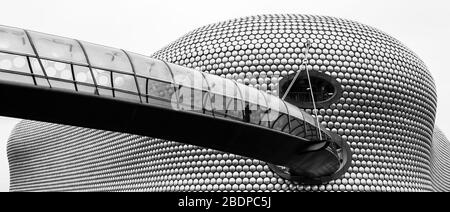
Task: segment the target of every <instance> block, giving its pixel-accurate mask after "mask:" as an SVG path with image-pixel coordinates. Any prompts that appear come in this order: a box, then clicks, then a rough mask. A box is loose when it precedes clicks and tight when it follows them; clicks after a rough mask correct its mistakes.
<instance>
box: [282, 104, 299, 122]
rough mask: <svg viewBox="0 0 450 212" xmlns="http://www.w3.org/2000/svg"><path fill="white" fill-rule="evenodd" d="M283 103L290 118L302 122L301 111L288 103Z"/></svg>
mask: <svg viewBox="0 0 450 212" xmlns="http://www.w3.org/2000/svg"><path fill="white" fill-rule="evenodd" d="M284 103H286V106H287V109H288V112H289V115H290V116H292V117H295V118H297V119H301V120H303V114H302V111H301V110H300V109H299V108H298V107H296V106H294V105H293V104H291V103H289V102H284Z"/></svg>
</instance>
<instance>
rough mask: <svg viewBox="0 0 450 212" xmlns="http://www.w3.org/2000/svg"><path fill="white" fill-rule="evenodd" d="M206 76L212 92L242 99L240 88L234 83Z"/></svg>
mask: <svg viewBox="0 0 450 212" xmlns="http://www.w3.org/2000/svg"><path fill="white" fill-rule="evenodd" d="M204 76H205V79H206V80H207V81H208V83H207V84H208V85H209V88H210V92H212V93H215V94H220V95H224V96H228V97H231V98H242V97H241V95H240V93H239V90H238V89H239V88H238V87H237V86H236V84H235V83H234V82H233V81H231V80H228V79H224V78H222V77H219V76H216V75H212V74H204Z"/></svg>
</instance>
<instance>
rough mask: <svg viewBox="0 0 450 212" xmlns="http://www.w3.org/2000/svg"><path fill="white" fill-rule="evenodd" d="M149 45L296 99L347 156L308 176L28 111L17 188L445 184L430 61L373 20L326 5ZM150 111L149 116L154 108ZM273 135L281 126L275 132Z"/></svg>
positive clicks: (14, 161)
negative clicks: (322, 177) (316, 176)
mask: <svg viewBox="0 0 450 212" xmlns="http://www.w3.org/2000/svg"><path fill="white" fill-rule="evenodd" d="M88 54H89V53H88ZM151 57H152V58H155V59H159V60H161V61H165V62H167V63H169V64H177V65H179V66H180V67H181V66H182V67H187V68H190V69H195V70H196V71H198V72H202V73H204V74H209V75H217V76H220V77H222V78H226V79H229V80H233V81H235V82H237V84H239V86H241V85H247V86H249V87H253V88H256V89H258V90H260V91H263V92H264V93H265V94H264V95H266V94H267V95H269V96H278V97H280V98H281V99H284V100H286V102H289V104H292V105H294V106H296V107H298V108H301V109H302V113H305V115H304V116H303V117H309V116H310V117H312V119H311V120H314V121H318V123H320V125H321V127H319V130H320V129H323V132H324V133H328V135H330V136H331V137H333V136H336V135H337V136H338V137H340V138H341V139H342V140H343V143H346V144H347V145H348V147H349V150H351V152H350V155H351V156H350V158H347V160H348V166H347V167H345V170H344V171H343V172H342V173H340V174H339V176H334V177H333V178H330V179H329V180H326V181H323V182H320V183H317V182H311V183H310V182H308V181H306V182H305V181H302V180H301V179H300V180H298V179H296V178H295V176H292V173H290V172H289V171H286V168H283V167H281V166H276V165H271V164H270V163H267V162H264V161H263V160H257V159H254V158H252V157H244V156H240V155H246V154H245V153H244V154H240V155H237V154H232V153H230V152H227V151H218V150H213V149H209V148H204V147H199V146H194V145H191V144H192V142H188V143H183V142H179V141H180V140H177V141H176V142H175V141H173V140H163V139H160V138H152V137H146V136H140V135H135V134H132V133H130V134H127V133H123V132H113V131H104V130H99V129H92V128H83V127H80V126H84V125H75V124H74V126H70V124H65V125H61V124H54V123H48V122H40V121H44V120H40V119H35V118H30V119H33V120H40V121H30V120H23V121H21V122H20V123H19V124H18V125H17V126H16V127H15V129H14V130H13V133H12V135H11V136H10V139H9V142H8V158H9V163H10V174H11V187H10V189H11V191H244V190H245V191H387V192H389V191H395V192H405V191H448V190H449V189H450V143H449V141H448V140H447V139H446V137H445V136H444V135H443V133H442V132H441V131H440V130H439V129H438V128H437V127H436V126H435V125H434V121H435V115H436V101H437V96H436V89H435V85H434V82H433V78H432V76H431V74H430V71H429V70H427V67H426V66H425V64H424V63H423V62H422V61H421V60H420V59H419V58H418V56H417V55H416V54H415V53H414V52H412V51H411V50H410V49H408V48H407V47H406V46H404V45H403V44H402V43H401V42H400V41H398V40H396V39H395V38H393V37H391V36H389V35H387V34H386V33H384V32H381V31H380V30H378V29H376V28H373V27H370V26H366V25H364V24H361V23H358V22H354V21H350V20H345V19H339V18H333V17H326V16H310V15H261V16H251V17H244V18H238V19H233V20H229V21H225V22H220V23H216V24H211V25H208V26H204V27H201V28H198V29H195V30H194V31H192V32H189V33H188V34H186V35H185V36H183V37H181V38H180V39H178V40H176V41H174V42H173V43H171V44H169V45H168V46H167V47H165V48H163V49H161V50H159V51H157V52H156V53H154V54H153V55H152V56H151ZM305 58H306V59H305ZM91 62H92V61H91ZM44 65H45V64H44ZM307 71H308V72H309V75H307V74H306V73H307ZM47 72H48V71H47ZM296 73H300V74H298V75H297V74H296ZM74 77H75V75H74ZM97 81H98V80H97ZM308 82H309V83H310V85H308ZM113 83H116V82H115V81H114V82H113ZM138 83H139V82H138ZM311 84H312V86H313V88H311V87H310V86H311ZM314 87H315V88H314ZM253 88H252V89H253ZM313 91H314V95H309V94H310V93H312V92H313ZM141 93H142V90H141ZM311 96H314V98H315V99H313V100H312V99H311V98H310V97H311ZM30 106H31V107H32V105H30ZM314 107H316V108H317V109H316V110H314ZM95 110H102V108H97V109H95ZM316 114H317V115H316ZM111 116H112V119H113V118H114V114H112V115H111ZM168 118H171V119H174V118H173V117H168ZM146 119H147V122H153V120H152V116H148V117H146ZM244 119H245V115H244ZM305 119H306V118H305ZM176 121H177V120H176V119H174V120H173V122H176ZM56 123H60V122H56ZM260 123H261V122H260ZM192 125H194V126H191V127H193V128H195V129H196V130H195V131H194V133H195V134H202V133H207V134H209V137H208V139H209V140H210V141H214V140H215V139H219V138H217V137H215V136H214V133H211V132H214V131H217V130H223V131H225V133H228V134H233V133H234V132H233V131H229V132H226V130H229V128H214V127H213V126H212V127H207V126H206V127H205V126H204V125H202V126H201V127H198V128H196V127H195V125H196V123H194V122H193V123H192ZM155 126H156V125H155ZM181 128H182V126H177V127H174V128H172V129H170V130H172V131H174V132H175V131H178V130H180V129H181ZM290 129H291V131H290V132H292V131H293V130H294V127H293V124H292V123H291V124H290ZM150 130H151V129H150ZM156 130H159V129H155V131H156ZM282 130H284V128H283V129H282ZM222 133H224V132H222ZM291 134H292V133H291ZM264 137H265V136H261V135H258V133H257V132H255V133H254V134H253V135H252V136H248V137H246V140H249V142H252V144H253V145H254V146H257V145H258V143H259V142H261V143H264V142H265V141H263V140H264ZM164 138H165V137H164ZM240 142H241V141H240ZM242 142H243V141H242ZM277 142H282V138H280V139H276V137H275V138H274V139H273V141H272V143H274V144H277ZM280 145H281V143H280ZM219 149H220V148H219ZM220 150H224V149H220ZM261 151H263V150H261ZM267 151H268V150H267ZM256 158H258V157H256ZM341 162H342V160H341ZM321 165H323V164H321ZM328 165H329V164H328ZM330 166H333V165H330ZM337 166H339V165H337ZM303 168H304V167H303ZM341 168H342V167H341Z"/></svg>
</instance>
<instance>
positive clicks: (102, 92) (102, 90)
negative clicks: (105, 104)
mask: <svg viewBox="0 0 450 212" xmlns="http://www.w3.org/2000/svg"><path fill="white" fill-rule="evenodd" d="M98 93H99V95H100V96H109V97H113V94H112V90H110V89H105V88H99V89H98Z"/></svg>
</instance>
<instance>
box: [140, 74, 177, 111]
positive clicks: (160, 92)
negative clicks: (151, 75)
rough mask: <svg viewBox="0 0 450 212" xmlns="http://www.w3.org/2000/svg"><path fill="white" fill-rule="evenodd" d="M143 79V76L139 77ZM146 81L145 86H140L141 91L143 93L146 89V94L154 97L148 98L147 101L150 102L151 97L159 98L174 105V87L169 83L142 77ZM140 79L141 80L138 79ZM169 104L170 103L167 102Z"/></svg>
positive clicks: (175, 98)
mask: <svg viewBox="0 0 450 212" xmlns="http://www.w3.org/2000/svg"><path fill="white" fill-rule="evenodd" d="M141 79H144V78H141ZM144 80H145V81H146V83H147V85H146V86H142V89H141V92H143V93H144V91H147V92H146V94H147V95H149V96H151V97H156V98H150V99H149V103H152V102H151V101H150V100H151V99H161V100H164V101H166V102H167V103H170V102H172V101H173V102H174V104H175V105H176V102H177V97H176V94H175V87H174V85H173V84H171V83H166V82H161V81H156V80H152V79H144ZM139 81H141V80H139ZM167 105H170V104H167Z"/></svg>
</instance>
